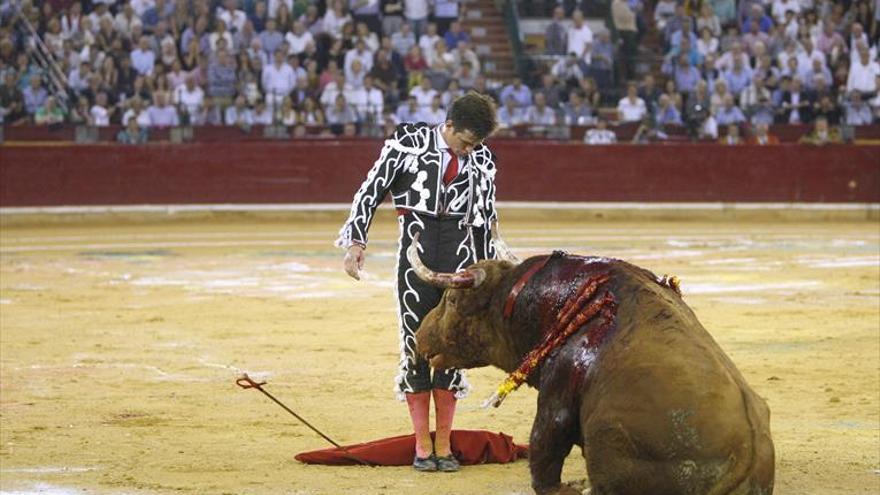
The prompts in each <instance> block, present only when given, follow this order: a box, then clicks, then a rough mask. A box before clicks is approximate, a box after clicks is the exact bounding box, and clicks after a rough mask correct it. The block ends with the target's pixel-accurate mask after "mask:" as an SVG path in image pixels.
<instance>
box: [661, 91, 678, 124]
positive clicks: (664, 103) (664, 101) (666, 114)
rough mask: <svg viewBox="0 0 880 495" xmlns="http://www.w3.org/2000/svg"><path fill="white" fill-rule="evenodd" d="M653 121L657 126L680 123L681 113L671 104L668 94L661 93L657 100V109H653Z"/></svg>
mask: <svg viewBox="0 0 880 495" xmlns="http://www.w3.org/2000/svg"><path fill="white" fill-rule="evenodd" d="M654 121H655V122H656V124H657V126H658V127H662V126H665V125H682V122H681V113H680V112H679V111H678V109H677V108H675V105H673V104H672V100H671V99H670V98H669V96H668V95H665V94H664V95H661V96H660V99H659V100H658V104H657V110H655V111H654Z"/></svg>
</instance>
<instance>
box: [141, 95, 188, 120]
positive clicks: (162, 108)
mask: <svg viewBox="0 0 880 495" xmlns="http://www.w3.org/2000/svg"><path fill="white" fill-rule="evenodd" d="M153 98H154V100H153V104H152V105H150V106H149V107H147V114H148V115H149V117H150V126H151V127H177V126H179V125H180V116H178V115H177V110H176V109H175V108H174V106H173V105H170V104H169V103H168V95H167V94H165V93H164V92H162V91H158V92H156V93H154V94H153Z"/></svg>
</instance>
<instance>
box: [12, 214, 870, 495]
mask: <svg viewBox="0 0 880 495" xmlns="http://www.w3.org/2000/svg"><path fill="white" fill-rule="evenodd" d="M340 216H342V215H340ZM502 227H503V229H504V232H505V234H506V237H507V240H508V242H509V243H510V244H511V245H512V246H513V247H514V249H515V250H516V251H517V252H518V253H519V254H521V255H530V254H537V253H543V252H548V251H550V250H552V249H566V250H569V251H571V252H578V253H584V254H586V253H589V254H598V255H607V256H614V257H619V258H623V259H627V260H630V261H633V262H635V263H637V264H640V265H642V266H644V267H646V268H649V269H651V270H653V271H655V272H657V273H673V274H677V275H679V276H680V277H681V278H682V280H683V289H684V292H685V298H686V301H687V302H688V303H689V304H690V305H691V306H692V307H693V308H694V309H695V311H696V313H697V315H698V316H699V317H700V318H701V320H702V322H703V323H704V325H705V326H706V328H707V329H708V330H709V331H710V332H711V333H712V334H713V335H714V336H715V338H716V339H717V340H718V341H719V342H720V344H721V346H722V347H723V348H724V349H725V350H726V351H727V352H728V353H729V355H730V356H731V357H732V358H733V361H734V362H735V363H736V364H737V365H738V366H739V369H740V370H741V371H742V372H743V373H744V374H745V376H746V377H747V379H748V380H749V381H750V383H751V384H752V386H753V387H754V388H755V389H756V390H757V392H758V393H759V394H761V395H762V396H763V397H765V398H766V399H767V401H768V403H769V405H770V408H771V410H772V414H773V423H772V425H773V434H774V439H775V442H776V449H777V491H776V493H777V494H798V495H799V494H822V495H826V494H847V495H851V494H862V493H865V494H867V493H878V492H880V254H878V253H880V229H878V224H877V223H876V222H874V223H870V222H865V223H830V222H828V223H757V222H752V223H745V222H717V223H687V222H678V223H656V222H642V223H639V222H630V223H610V222H590V223H585V222H552V221H547V222H527V221H519V222H517V221H508V222H507V223H505V224H503V225H502ZM336 228H337V224H336V222H325V221H321V222H304V221H289V222H283V223H282V222H276V223H256V222H253V221H247V222H244V221H243V222H238V223H230V222H201V223H169V224H154V225H139V226H138V225H122V224H116V225H105V226H84V225H78V226H67V227H51V228H21V227H19V228H5V229H3V231H2V242H0V254H2V261H0V276H2V280H0V316H2V319H0V352H2V355H0V493H3V494H6V495H11V494H22V493H35V492H41V493H52V494H57V495H62V494H63V495H68V494H81V493H89V494H92V493H98V494H104V493H106V494H121V493H193V494H227V493H228V494H243V493H248V494H281V493H285V494H299V495H305V494H361V493H363V494H398V493H400V494H402V493H425V494H455V495H468V494H475V495H477V494H478V495H485V494H528V493H531V491H530V489H529V476H528V466H527V463H526V462H525V461H520V462H517V463H514V464H509V465H490V466H478V467H470V468H466V469H464V470H463V471H461V472H460V473H458V474H455V475H443V474H417V473H415V472H413V471H412V470H411V469H409V468H367V467H323V466H306V465H301V464H299V463H298V462H296V461H294V460H293V455H294V454H295V453H297V452H301V451H304V450H310V449H315V448H322V447H324V446H325V444H324V441H323V440H322V439H321V438H319V437H318V436H317V435H315V434H314V433H312V432H311V431H310V430H308V429H307V428H306V427H304V426H302V425H301V424H298V423H297V422H296V421H295V420H294V419H293V418H291V417H289V416H287V415H286V413H284V411H282V410H281V409H280V408H279V407H277V406H276V405H274V404H272V403H271V402H269V401H268V400H267V399H266V398H265V397H263V396H262V395H260V394H259V393H258V392H256V391H243V390H240V389H238V388H236V387H235V386H234V384H233V380H234V378H235V377H236V375H237V374H238V373H239V372H240V371H242V370H247V371H249V372H250V373H251V374H252V375H254V376H255V377H261V378H265V379H267V380H268V381H269V385H268V388H267V390H269V391H271V392H272V393H274V394H275V395H276V396H277V397H279V398H280V399H282V400H284V401H286V402H287V403H288V405H290V406H291V407H293V409H294V410H295V411H297V412H298V413H300V414H301V415H303V416H305V417H306V418H307V419H309V420H310V421H311V422H312V423H314V424H315V425H316V426H318V427H319V428H321V429H323V430H325V431H326V432H327V433H328V434H329V435H330V436H331V437H335V438H336V439H337V440H338V441H340V442H343V443H353V442H359V441H365V440H370V439H375V438H379V437H384V436H391V435H396V434H401V433H406V432H407V431H408V430H407V422H408V416H407V413H406V410H405V407H404V406H402V405H401V404H400V403H398V402H396V401H395V400H394V398H393V395H392V393H391V390H392V379H393V377H394V375H395V371H396V365H397V358H398V352H397V330H396V322H397V318H396V316H395V314H394V304H393V299H392V295H391V290H392V278H391V272H392V266H393V250H394V245H395V242H396V236H397V234H396V227H395V224H394V222H393V221H390V219H387V218H386V219H379V221H378V222H377V224H376V225H375V228H374V232H373V235H372V240H373V242H372V244H371V247H370V250H369V252H368V255H369V256H368V259H367V270H368V274H367V276H366V280H365V281H362V282H360V283H357V282H354V281H352V280H350V279H348V278H347V277H346V276H345V275H344V273H343V272H342V270H341V252H339V251H338V250H335V249H334V248H332V247H331V242H332V240H333V238H334V237H335V235H334V234H335V231H336ZM469 376H470V380H471V382H472V384H473V385H474V386H475V390H474V393H473V395H472V396H471V397H470V398H468V399H467V400H465V401H463V402H462V403H461V404H460V408H459V413H458V417H457V422H456V426H457V427H459V428H485V429H489V430H493V431H503V432H505V433H508V434H511V435H513V436H514V438H515V439H516V440H517V441H518V442H521V443H524V442H527V441H528V433H529V430H530V426H531V421H532V416H533V413H534V408H535V392H534V391H532V390H526V389H523V390H520V391H519V392H517V393H515V394H513V395H512V396H511V397H510V398H508V400H507V401H506V402H505V403H504V405H503V406H502V407H501V408H500V409H496V410H491V411H484V410H481V409H479V408H478V404H479V403H480V402H481V401H482V400H483V399H484V398H485V397H487V396H488V395H489V394H490V393H491V392H492V390H493V389H494V387H495V386H496V385H497V384H498V383H499V381H500V380H501V379H502V378H503V375H502V373H501V372H500V371H498V370H493V369H481V370H474V371H472V372H471V373H470V375H469ZM585 476H586V474H585V469H584V465H583V462H582V459H581V457H580V451H579V450H578V449H575V450H574V451H573V452H572V455H571V457H570V458H569V460H568V463H567V465H566V468H565V472H564V478H565V479H567V480H573V479H583V478H585Z"/></svg>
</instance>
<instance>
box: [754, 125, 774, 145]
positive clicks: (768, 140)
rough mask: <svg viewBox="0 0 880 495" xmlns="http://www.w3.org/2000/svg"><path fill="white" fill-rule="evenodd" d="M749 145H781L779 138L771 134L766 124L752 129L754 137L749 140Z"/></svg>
mask: <svg viewBox="0 0 880 495" xmlns="http://www.w3.org/2000/svg"><path fill="white" fill-rule="evenodd" d="M749 144H755V145H759V146H766V145H774V144H779V138H778V137H776V136H774V135H772V134H770V126H769V125H767V124H765V123H761V124H755V125H754V126H753V127H752V137H751V138H750V139H749Z"/></svg>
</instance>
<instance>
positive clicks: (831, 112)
mask: <svg viewBox="0 0 880 495" xmlns="http://www.w3.org/2000/svg"><path fill="white" fill-rule="evenodd" d="M813 108H814V110H813V113H814V116H815V117H816V118H819V117H822V118H824V119H825V120H827V121H828V124H830V125H832V126H837V125H840V123H841V122H842V119H841V112H840V106H839V105H838V104H837V103H836V102H835V101H834V100H833V99H832V96H831V95H830V94H825V95H822V96H820V97H819V101H818V102H817V103H816V104H815V105H814V107H813Z"/></svg>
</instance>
